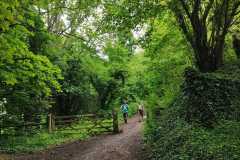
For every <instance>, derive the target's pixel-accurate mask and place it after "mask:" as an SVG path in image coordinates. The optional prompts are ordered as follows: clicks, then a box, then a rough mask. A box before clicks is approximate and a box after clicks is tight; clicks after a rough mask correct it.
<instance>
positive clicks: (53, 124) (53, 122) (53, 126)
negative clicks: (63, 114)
mask: <svg viewBox="0 0 240 160" xmlns="http://www.w3.org/2000/svg"><path fill="white" fill-rule="evenodd" d="M55 128H56V126H55V116H54V115H52V131H54V130H55Z"/></svg>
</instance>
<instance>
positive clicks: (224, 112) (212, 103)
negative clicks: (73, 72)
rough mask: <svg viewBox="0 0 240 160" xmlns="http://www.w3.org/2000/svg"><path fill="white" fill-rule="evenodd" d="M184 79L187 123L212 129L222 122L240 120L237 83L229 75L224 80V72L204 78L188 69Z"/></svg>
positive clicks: (239, 84)
mask: <svg viewBox="0 0 240 160" xmlns="http://www.w3.org/2000/svg"><path fill="white" fill-rule="evenodd" d="M238 70H239V68H238V69H235V71H236V72H237V71H238ZM219 72H220V71H219ZM185 76H186V80H185V87H184V90H183V92H184V95H185V97H184V99H185V100H186V108H185V112H186V113H184V115H185V116H186V117H185V119H186V120H187V121H197V122H198V123H199V124H202V125H204V126H206V127H212V126H214V124H215V123H217V122H218V121H219V120H221V119H227V120H239V113H240V108H239V104H240V101H239V98H238V97H239V89H240V88H239V87H240V83H239V80H236V79H235V80H233V78H231V77H230V74H227V76H228V78H224V76H226V75H224V73H223V71H222V73H218V72H216V73H213V74H206V75H205V74H200V73H198V72H196V71H194V70H192V69H189V70H187V71H186V73H185Z"/></svg>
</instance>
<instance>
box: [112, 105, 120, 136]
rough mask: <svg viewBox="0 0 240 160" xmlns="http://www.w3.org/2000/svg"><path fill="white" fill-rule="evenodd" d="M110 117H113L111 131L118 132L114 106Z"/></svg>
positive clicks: (116, 114)
mask: <svg viewBox="0 0 240 160" xmlns="http://www.w3.org/2000/svg"><path fill="white" fill-rule="evenodd" d="M112 118H113V133H119V127H118V113H117V111H116V109H114V108H113V109H112Z"/></svg>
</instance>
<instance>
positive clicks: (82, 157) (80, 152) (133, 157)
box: [10, 116, 142, 160]
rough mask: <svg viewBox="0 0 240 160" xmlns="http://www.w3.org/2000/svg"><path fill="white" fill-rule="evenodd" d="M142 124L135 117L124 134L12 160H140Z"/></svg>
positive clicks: (61, 146) (123, 127)
mask: <svg viewBox="0 0 240 160" xmlns="http://www.w3.org/2000/svg"><path fill="white" fill-rule="evenodd" d="M141 128H142V123H140V122H138V117H136V116H135V117H133V118H131V119H130V120H129V122H128V124H124V125H123V126H122V127H121V129H122V130H123V132H122V133H119V134H114V135H113V134H111V135H100V136H96V137H93V138H90V139H88V140H86V141H75V142H72V143H67V144H63V145H59V146H57V147H54V148H52V149H49V150H46V151H42V152H38V153H33V154H28V155H26V154H25V155H14V156H12V157H11V158H10V159H11V160H140V159H142V157H140V156H141V155H140V153H141V149H142V139H141Z"/></svg>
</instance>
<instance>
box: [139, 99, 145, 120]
mask: <svg viewBox="0 0 240 160" xmlns="http://www.w3.org/2000/svg"><path fill="white" fill-rule="evenodd" d="M138 115H139V122H141V121H143V118H144V107H143V104H142V103H140V104H139V105H138Z"/></svg>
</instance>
